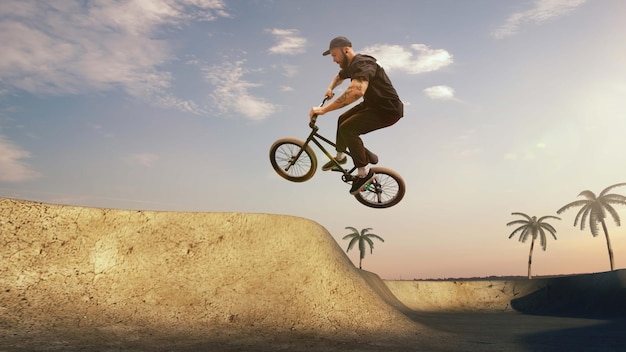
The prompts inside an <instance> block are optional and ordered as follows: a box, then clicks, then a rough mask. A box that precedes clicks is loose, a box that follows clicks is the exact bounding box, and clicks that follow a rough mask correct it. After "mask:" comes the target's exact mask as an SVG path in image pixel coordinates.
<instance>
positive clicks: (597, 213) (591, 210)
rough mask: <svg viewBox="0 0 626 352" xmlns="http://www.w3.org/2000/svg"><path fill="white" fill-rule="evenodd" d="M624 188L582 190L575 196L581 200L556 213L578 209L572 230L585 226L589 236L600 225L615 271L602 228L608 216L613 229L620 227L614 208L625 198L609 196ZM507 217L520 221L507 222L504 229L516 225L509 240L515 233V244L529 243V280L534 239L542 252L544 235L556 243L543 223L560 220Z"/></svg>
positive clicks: (624, 202)
mask: <svg viewBox="0 0 626 352" xmlns="http://www.w3.org/2000/svg"><path fill="white" fill-rule="evenodd" d="M621 186H626V183H617V184H614V185H611V186H608V187H607V188H605V189H604V190H602V192H600V194H599V195H597V196H596V195H595V193H593V192H591V191H589V190H584V191H582V192H580V194H579V195H578V196H579V197H584V198H585V199H579V200H576V201H573V202H571V203H568V204H565V205H564V206H563V207H561V208H560V209H559V210H557V211H556V212H557V214H561V213H563V212H565V211H566V210H568V209H570V208H576V207H581V208H580V210H579V211H578V214H576V218H574V227H576V226H580V230H581V231H584V230H585V226H586V225H587V224H588V225H589V229H590V230H591V235H592V236H593V237H597V236H598V235H599V233H600V226H601V227H602V230H603V232H604V236H605V238H606V245H607V249H608V253H609V262H610V265H611V271H613V270H615V264H614V258H613V248H612V247H611V238H610V237H609V231H608V229H607V226H606V219H607V218H608V216H609V215H610V217H611V218H612V219H613V221H614V222H615V224H616V225H617V226H620V217H619V214H618V213H617V211H616V210H615V208H614V206H615V205H626V197H625V196H623V195H621V194H616V193H609V191H611V190H612V189H613V188H616V187H621ZM511 215H516V216H521V217H523V219H518V220H514V221H511V222H509V223H507V226H512V225H517V226H518V227H517V228H515V230H513V232H512V233H511V234H510V235H509V238H512V237H513V236H515V235H516V234H519V241H520V242H526V241H527V240H528V239H531V242H530V252H529V254H528V278H529V279H531V278H532V274H531V267H532V256H533V249H534V246H535V240H537V239H539V243H540V245H541V247H542V249H543V250H544V251H545V250H546V246H547V236H546V233H549V234H550V235H552V237H553V238H554V239H555V240H556V229H555V228H554V227H553V226H552V225H551V224H549V223H548V222H547V220H548V219H555V220H561V218H559V217H556V216H552V215H546V216H542V217H539V218H537V217H536V216H529V215H527V214H525V213H521V212H514V213H512V214H511Z"/></svg>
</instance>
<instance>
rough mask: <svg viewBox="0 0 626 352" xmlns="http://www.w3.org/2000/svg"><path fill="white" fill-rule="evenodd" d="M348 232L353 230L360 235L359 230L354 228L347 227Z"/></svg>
mask: <svg viewBox="0 0 626 352" xmlns="http://www.w3.org/2000/svg"><path fill="white" fill-rule="evenodd" d="M346 230H352V232H353V233H356V234H357V235H358V234H359V230H357V229H355V228H354V227H352V226H346Z"/></svg>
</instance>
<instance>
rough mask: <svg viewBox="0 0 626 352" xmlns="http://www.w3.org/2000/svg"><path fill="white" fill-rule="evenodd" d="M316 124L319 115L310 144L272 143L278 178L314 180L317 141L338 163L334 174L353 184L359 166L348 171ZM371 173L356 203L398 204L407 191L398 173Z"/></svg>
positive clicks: (371, 159) (379, 169) (284, 140)
mask: <svg viewBox="0 0 626 352" xmlns="http://www.w3.org/2000/svg"><path fill="white" fill-rule="evenodd" d="M327 100H328V97H326V98H324V101H322V104H321V105H320V106H323V105H324V103H326V101H327ZM316 121H317V116H313V118H312V121H311V122H310V123H309V127H310V128H311V132H310V133H309V136H308V137H307V139H306V141H304V142H303V141H301V140H299V139H296V138H282V139H279V140H277V141H276V142H274V144H272V147H271V148H270V161H271V163H272V167H273V168H274V170H275V171H276V173H278V175H280V176H281V177H283V178H284V179H287V180H289V181H292V182H304V181H308V180H310V179H311V178H312V177H313V175H315V171H317V156H316V155H315V153H314V151H313V148H311V146H310V144H311V142H313V144H315V145H317V147H318V148H319V149H320V150H321V151H322V152H323V153H324V154H325V155H326V157H328V159H330V160H331V161H332V162H333V163H334V164H335V166H336V167H335V168H333V169H332V171H335V172H339V173H341V180H342V181H343V182H345V183H348V184H351V183H352V182H353V181H354V180H355V178H356V177H358V176H356V175H353V173H354V171H356V169H357V168H356V166H353V167H352V168H351V169H344V168H343V166H342V165H341V164H339V163H338V162H337V160H335V158H334V157H332V155H331V154H330V153H329V152H328V150H327V149H326V148H324V145H323V144H322V143H321V142H320V140H321V141H324V142H326V143H327V144H328V145H330V146H332V147H333V148H334V147H336V144H335V143H333V142H332V141H330V140H329V139H328V138H326V137H324V136H322V135H320V134H319V127H318V126H317V125H316V124H315V123H316ZM366 152H367V156H368V159H369V163H370V164H377V163H378V157H377V156H376V155H375V154H374V153H372V152H370V151H369V150H367V149H366ZM346 154H347V155H350V153H349V152H346ZM371 170H372V171H374V173H375V177H374V179H373V180H372V181H371V182H369V183H367V184H365V185H364V186H363V187H362V188H361V190H360V192H359V193H357V194H355V195H354V197H355V198H356V200H357V201H358V202H359V203H361V204H363V205H365V206H368V207H371V208H389V207H392V206H394V205H396V204H398V203H399V202H400V201H401V200H402V198H403V197H404V193H405V191H406V186H405V184H404V180H403V179H402V177H400V175H399V174H398V173H396V172H395V171H393V170H391V169H388V168H384V167H375V166H373V167H371Z"/></svg>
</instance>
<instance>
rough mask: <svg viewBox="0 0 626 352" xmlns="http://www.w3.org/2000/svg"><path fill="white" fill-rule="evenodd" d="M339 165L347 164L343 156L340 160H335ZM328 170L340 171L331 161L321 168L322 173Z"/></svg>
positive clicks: (346, 158)
mask: <svg viewBox="0 0 626 352" xmlns="http://www.w3.org/2000/svg"><path fill="white" fill-rule="evenodd" d="M335 160H336V161H337V162H338V163H339V164H341V165H343V164H345V163H347V162H348V157H347V156H344V157H343V159H341V160H337V159H335ZM328 170H333V171H341V169H340V168H339V167H337V165H335V163H333V161H332V160H331V161H329V162H327V163H326V164H324V165H323V166H322V171H328Z"/></svg>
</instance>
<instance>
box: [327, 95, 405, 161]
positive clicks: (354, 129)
mask: <svg viewBox="0 0 626 352" xmlns="http://www.w3.org/2000/svg"><path fill="white" fill-rule="evenodd" d="M398 120H400V117H397V116H393V115H385V114H384V113H382V112H380V111H376V110H374V109H371V108H368V107H366V106H365V104H363V103H361V104H359V105H357V106H355V107H353V108H352V109H350V110H348V111H346V112H345V113H343V114H341V116H339V120H338V121H337V148H336V149H337V151H338V152H345V151H346V148H348V149H349V150H350V155H351V156H352V160H353V161H354V166H356V167H364V166H366V165H367V164H369V163H368V158H367V153H366V152H365V146H364V145H363V141H362V140H361V137H359V136H360V135H362V134H366V133H369V132H372V131H375V130H378V129H381V128H384V127H388V126H391V125H393V124H394V123H396V122H398Z"/></svg>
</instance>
